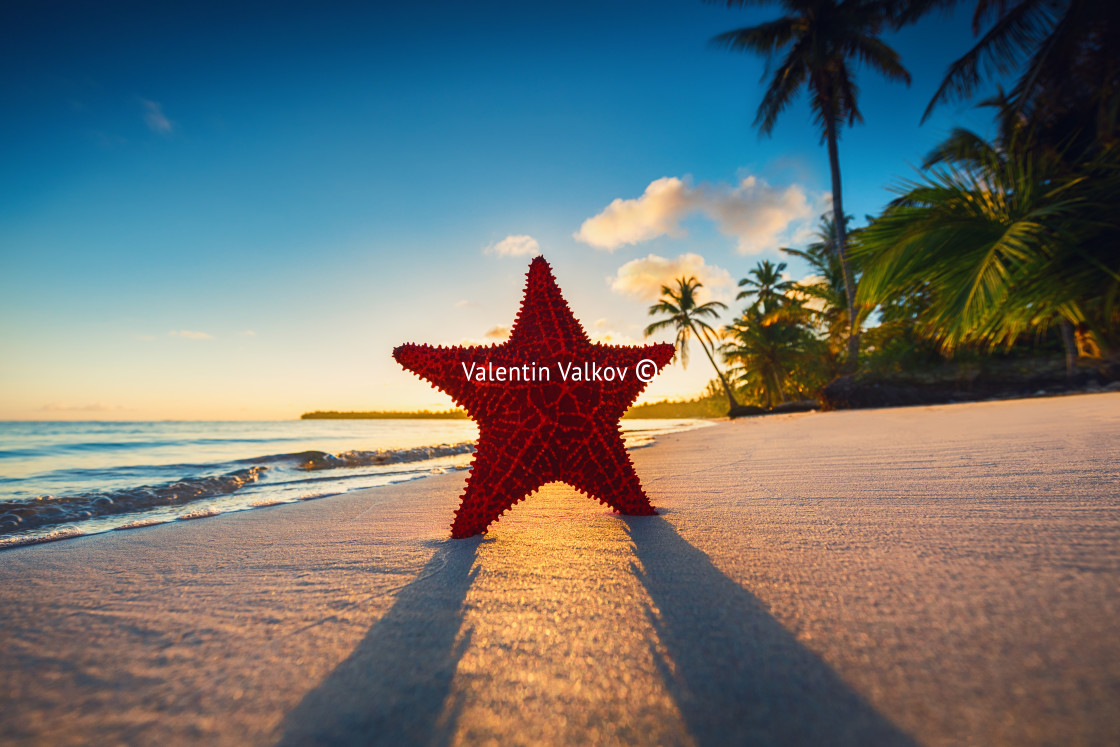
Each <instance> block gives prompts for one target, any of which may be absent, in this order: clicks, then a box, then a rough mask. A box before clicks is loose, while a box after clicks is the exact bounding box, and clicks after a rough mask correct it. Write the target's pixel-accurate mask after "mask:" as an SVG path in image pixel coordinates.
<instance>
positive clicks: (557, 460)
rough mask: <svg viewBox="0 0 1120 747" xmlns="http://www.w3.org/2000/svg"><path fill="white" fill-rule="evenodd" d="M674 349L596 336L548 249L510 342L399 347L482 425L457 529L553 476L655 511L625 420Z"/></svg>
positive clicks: (455, 533)
mask: <svg viewBox="0 0 1120 747" xmlns="http://www.w3.org/2000/svg"><path fill="white" fill-rule="evenodd" d="M673 352H674V348H673V346H672V345H668V344H660V345H646V346H642V347H637V346H622V345H601V344H592V343H591V342H590V341H589V340H588V339H587V334H586V333H585V332H584V331H583V327H581V326H580V324H579V322H578V321H576V318H575V317H574V316H572V312H571V310H570V309H569V308H568V304H567V303H566V302H565V301H564V298H563V297H562V296H561V295H560V289H559V288H558V287H557V286H556V280H555V279H554V278H553V277H552V270H551V268H549V266H548V263H547V262H545V261H544V258H543V257H537V258H536V259H534V260H533V262H532V264H531V265H530V266H529V277H528V281H527V283H526V285H525V297H524V298H523V299H522V301H521V310H520V311H519V312H518V314H517V319H516V320H515V321H514V324H513V330H512V332H511V333H510V337H509V340H508V341H506V342H504V343H502V344H500V345H488V346H472V347H452V348H445V347H432V346H431V345H401V346H400V347H398V348H397V349H395V350H394V351H393V357H394V358H395V359H396V360H397V362H398V363H400V364H401V365H402V366H404V367H405V368H406V369H408V370H410V371H412V372H413V373H415V374H417V375H418V376H420V377H421V378H423V379H427V380H428V381H429V382H431V383H432V385H433V386H435V387H437V388H439V389H442V390H443V391H445V392H447V393H448V394H450V395H451V398H452V399H453V400H455V403H456V404H457V405H459V406H460V407H462V408H464V409H465V410H466V411H467V414H468V415H470V417H471V418H472V419H474V421H475V422H476V423H478V448H477V450H476V452H475V457H474V462H473V467H472V471H471V474H470V477H468V478H467V487H466V490H465V491H464V492H463V495H462V502H461V503H460V505H459V508H458V510H457V511H455V521H454V523H452V525H451V536H452V537H470V536H472V535H475V534H480V533H482V532H485V531H486V528H487V527H488V526H490V524H491V523H492V522H494V521H497V520H498V517H500V516H501V515H502V514H503V513H505V512H506V511H507V510H509V509H510V508H513V505H514V504H515V503H517V502H518V501H521V500H523V499H524V498H525V497H527V496H528V495H529V494H530V493H532V492H533V491H535V490H536V489H537V488H539V487H541V486H542V485H544V484H546V483H550V482H566V483H568V484H569V485H571V486H572V487H574V488H575V489H576V490H579V491H580V492H582V493H586V494H587V495H589V496H590V497H592V498H597V499H598V500H599V501H600V502H602V503H605V504H607V505H608V506H610V507H611V508H613V509H615V510H616V511H618V512H619V513H623V514H631V515H650V514H655V513H657V512H656V511H654V509H653V506H651V505H650V502H649V498H648V497H647V496H646V494H645V491H644V490H642V486H641V483H639V482H638V475H637V474H636V473H635V472H634V465H633V464H631V462H630V457H629V456H628V455H627V453H626V447H625V446H624V445H623V443H622V434H621V432H620V431H619V428H618V420H619V418H621V417H622V414H623V413H624V412H626V410H627V408H629V407H630V405H631V404H633V402H634V400H635V399H636V398H637V396H638V394H640V393H641V391H642V390H643V389H644V388H645V386H646V384H647V383H648V381H649V379H651V378H653V375H654V374H656V373H657V372H658V371H660V370H661V369H662V368H664V367H665V366H666V365H667V364H668V363H669V361H670V360H671V359H672V357H673ZM643 361H646V362H645V363H643ZM608 371H609V372H608ZM596 372H598V374H596ZM639 374H641V376H639ZM515 376H516V378H517V380H515V381H511V380H510V379H512V378H514V377H515ZM608 376H610V380H608V378H607V377H608ZM546 377H547V378H546ZM577 377H578V380H577ZM620 379H621V380H620Z"/></svg>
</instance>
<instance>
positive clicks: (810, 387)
mask: <svg viewBox="0 0 1120 747" xmlns="http://www.w3.org/2000/svg"><path fill="white" fill-rule="evenodd" d="M791 303H792V304H793V305H796V302H791ZM802 318H803V317H802ZM726 331H727V333H728V337H729V338H730V339H729V341H728V342H727V343H726V344H725V345H723V347H722V348H721V352H722V353H723V356H724V359H725V360H727V361H728V362H729V363H733V364H735V365H734V366H733V367H732V368H731V373H732V374H733V375H735V377H736V380H737V381H738V382H739V383H741V384H743V385H744V386H745V387H746V389H747V391H748V392H750V393H751V394H753V395H754V397H755V398H756V399H757V400H758V401H761V402H764V403H765V405H766V407H773V406H774V404H775V403H782V402H785V401H786V399H787V396H788V395H790V394H791V393H794V392H796V393H798V394H803V393H805V392H810V391H814V390H816V389H818V388H819V386H821V385H823V384H824V383H825V381H824V380H823V378H822V377H821V376H820V374H821V373H823V371H824V367H822V366H820V365H819V363H820V362H821V360H822V355H821V353H822V347H823V343H822V342H821V341H820V340H819V339H818V338H817V337H816V335H814V334H813V331H812V329H810V328H809V327H808V326H806V325H805V324H803V323H802V322H800V321H797V320H795V319H794V318H787V317H786V316H785V315H777V316H775V315H770V316H767V315H765V314H763V313H762V311H760V310H759V309H758V308H756V307H754V306H750V307H747V308H746V309H745V310H744V311H743V313H742V314H741V315H740V316H739V318H738V319H736V320H735V321H734V322H732V323H731V324H730V325H728V327H727V330H726ZM818 379H819V380H818Z"/></svg>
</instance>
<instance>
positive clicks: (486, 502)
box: [451, 435, 547, 539]
mask: <svg viewBox="0 0 1120 747" xmlns="http://www.w3.org/2000/svg"><path fill="white" fill-rule="evenodd" d="M511 441H513V440H512V439H499V438H496V437H487V436H486V435H484V436H482V437H480V438H479V440H478V450H477V451H476V452H475V457H474V461H473V462H472V463H471V474H470V476H469V477H468V478H467V486H466V488H465V489H464V491H463V494H462V496H460V501H459V508H458V509H456V510H455V520H454V522H452V524H451V536H452V537H453V538H455V539H463V538H465V537H473V536H474V535H476V534H482V533H483V532H485V531H486V529H487V527H489V526H490V525H491V524H492V523H494V522H495V521H497V520H498V518H499V517H500V516H501V515H502V514H503V513H505V512H506V511H508V510H509V509H511V508H513V506H514V505H515V504H517V503H519V502H521V501H523V500H525V498H527V497H528V496H529V494H530V493H532V492H533V491H534V490H536V489H537V488H539V487H540V486H541V485H543V484H544V483H545V482H547V480H544V479H541V477H540V473H539V471H538V470H536V469H534V467H535V465H534V464H533V463H532V462H533V461H534V460H533V459H531V458H526V457H527V456H528V455H527V454H525V453H524V449H522V450H521V451H522V453H520V454H511V453H509V452H510V451H511V450H513V449H514V448H516V447H517V446H522V447H523V446H524V442H522V443H521V444H517V443H516V442H515V441H514V442H512V443H511Z"/></svg>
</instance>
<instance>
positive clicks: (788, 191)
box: [575, 176, 827, 254]
mask: <svg viewBox="0 0 1120 747" xmlns="http://www.w3.org/2000/svg"><path fill="white" fill-rule="evenodd" d="M826 198H827V195H816V196H814V197H812V198H810V196H809V195H808V194H807V193H806V191H805V190H804V189H803V188H802V187H800V186H798V185H796V184H793V185H790V186H788V187H786V188H784V189H778V188H775V187H771V186H770V185H769V184H768V183H767V182H766V181H765V180H763V179H759V178H758V177H756V176H748V177H746V178H745V179H743V180H742V181H740V182H739V184H738V185H731V184H700V185H699V186H696V187H693V186H692V185H691V184H690V183H689V181H688V179H687V177H686V178H684V179H680V178H677V177H675V176H674V177H663V178H661V179H657V180H656V181H654V182H651V183H650V185H649V186H648V187H646V190H645V192H644V193H643V194H642V196H641V197H639V198H637V199H632V200H623V199H616V200H614V201H612V202H611V204H610V205H608V206H607V207H606V209H604V210H603V211H602V212H601V213H599V214H598V215H595V216H593V217H591V218H588V219H587V220H585V221H584V222H583V225H582V226H580V229H579V231H578V232H577V233H576V234H575V238H576V239H578V240H579V241H582V242H584V243H586V244H590V245H591V246H593V247H595V248H597V249H605V250H607V251H614V250H615V249H618V248H619V247H621V246H624V245H626V244H637V243H640V242H642V241H649V240H650V239H655V238H658V237H659V236H671V237H675V238H679V237H683V236H684V235H685V230H684V228H683V227H682V226H681V222H682V221H683V220H684V219H685V218H687V217H689V216H690V215H694V214H701V215H704V216H706V217H708V218H709V219H710V220H712V221H714V222H715V223H716V225H717V226H718V227H719V230H720V232H721V233H723V234H725V235H727V236H731V237H733V238H735V239H736V241H737V243H738V250H739V252H740V253H741V254H758V253H760V252H763V251H765V250H767V249H776V248H777V247H778V246H779V245H780V244H781V243H782V242H783V241H786V242H789V243H794V239H795V238H797V237H799V236H801V235H805V234H806V232H808V231H810V230H811V228H810V221H812V220H813V219H814V218H815V217H816V216H817V215H819V214H820V212H821V209H823V207H824V201H825V199H826Z"/></svg>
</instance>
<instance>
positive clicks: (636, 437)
mask: <svg viewBox="0 0 1120 747" xmlns="http://www.w3.org/2000/svg"><path fill="white" fill-rule="evenodd" d="M704 425H707V423H705V422H704V421H702V420H623V421H622V431H623V436H624V438H625V439H626V444H627V447H628V448H638V447H640V446H644V445H647V444H649V443H651V442H652V440H653V439H654V438H655V437H656V436H657V435H659V434H663V433H671V432H674V431H681V430H690V429H692V428H699V427H703V426H704ZM477 437H478V430H477V429H476V427H475V425H474V423H473V422H471V421H469V420H291V421H268V422H263V421H258V422H132V423H119V422H0V549H3V548H6V547H13V546H17V545H23V544H28V543H33V542H45V541H50V540H55V539H65V538H67V537H74V536H79V535H83V534H92V533H97V532H106V531H110V530H115V529H134V528H140V527H144V526H151V525H154V524H162V523H164V522H168V521H177V520H186V519H195V518H205V517H208V516H215V515H217V514H220V513H225V512H229V511H243V510H246V509H252V508H258V507H262V506H271V505H276V504H278V503H292V502H295V501H303V500H310V499H313V498H328V497H329V496H332V495H338V494H340V493H345V492H347V491H350V490H356V489H360V488H372V487H379V486H383V485H390V484H393V483H398V482H404V481H406V480H415V479H419V478H422V477H425V476H428V475H432V474H439V473H442V472H447V471H448V470H465V469H467V468H468V467H469V466H470V461H471V454H473V452H474V441H475V439H476V438H477Z"/></svg>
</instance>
